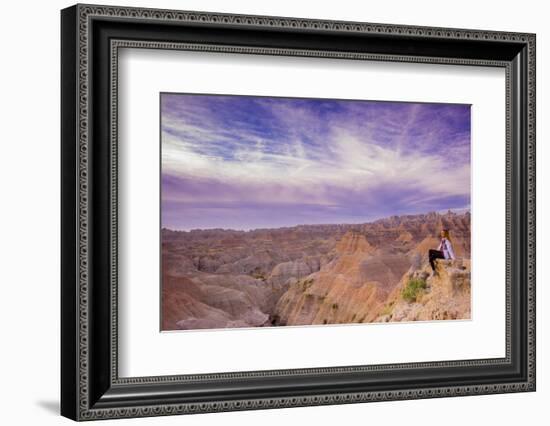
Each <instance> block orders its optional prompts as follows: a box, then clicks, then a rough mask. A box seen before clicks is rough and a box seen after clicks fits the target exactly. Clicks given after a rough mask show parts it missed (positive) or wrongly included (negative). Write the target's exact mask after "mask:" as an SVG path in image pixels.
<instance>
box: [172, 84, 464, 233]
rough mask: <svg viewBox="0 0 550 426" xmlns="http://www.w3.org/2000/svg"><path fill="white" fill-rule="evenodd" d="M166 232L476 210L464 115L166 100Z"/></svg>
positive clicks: (420, 108)
mask: <svg viewBox="0 0 550 426" xmlns="http://www.w3.org/2000/svg"><path fill="white" fill-rule="evenodd" d="M161 108H162V111H161V116H162V129H161V130H162V202H163V218H162V220H163V226H166V227H171V228H180V229H191V228H211V227H227V228H240V229H243V228H244V229H248V228H254V227H271V226H273V227H276V226H286V225H294V224H298V223H328V222H332V223H335V222H336V223H343V222H361V221H366V220H370V219H372V218H375V217H381V216H385V215H392V214H405V213H414V212H421V211H426V210H442V209H447V208H459V207H464V206H467V205H469V202H470V201H469V200H470V108H469V106H467V105H446V104H421V103H395V102H369V101H337V100H323V99H289V98H260V97H241V96H207V95H178V94H163V95H162V98H161Z"/></svg>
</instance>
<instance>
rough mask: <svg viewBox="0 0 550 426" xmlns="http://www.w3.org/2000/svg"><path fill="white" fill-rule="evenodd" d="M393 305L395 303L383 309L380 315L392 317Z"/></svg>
mask: <svg viewBox="0 0 550 426" xmlns="http://www.w3.org/2000/svg"><path fill="white" fill-rule="evenodd" d="M393 305H394V302H391V303H388V304H387V305H386V306H384V308H383V309H382V312H380V315H382V316H384V315H390V314H391V313H392V312H393Z"/></svg>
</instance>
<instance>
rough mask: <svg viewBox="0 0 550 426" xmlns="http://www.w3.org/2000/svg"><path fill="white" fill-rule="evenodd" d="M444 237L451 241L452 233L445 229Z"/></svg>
mask: <svg viewBox="0 0 550 426" xmlns="http://www.w3.org/2000/svg"><path fill="white" fill-rule="evenodd" d="M443 237H444V238H446V239H448V240H449V241H451V235H450V233H449V230H448V229H443Z"/></svg>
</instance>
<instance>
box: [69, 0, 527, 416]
mask: <svg viewBox="0 0 550 426" xmlns="http://www.w3.org/2000/svg"><path fill="white" fill-rule="evenodd" d="M77 14H78V64H77V71H78V73H77V76H78V77H77V80H78V81H77V89H78V112H77V123H78V124H77V134H78V148H77V151H78V159H77V176H78V194H77V198H78V218H77V219H78V220H77V230H78V232H77V234H78V235H77V248H78V265H77V266H78V292H77V296H78V300H77V302H78V303H77V304H78V306H77V318H78V360H79V361H78V368H77V377H78V383H77V388H78V418H79V419H82V420H92V419H101V418H112V417H138V416H151V415H170V414H182V413H196V412H214V411H229V410H243V409H261V408H276V407H291V406H308V405H321V404H341V403H352V402H365V401H382V400H399V399H414V398H433V397H441V396H459V395H475V394H486V393H503V392H516V391H528V390H534V386H535V287H534V286H535V37H534V35H531V34H518V33H502V32H492V31H474V30H462V29H452V30H451V29H444V28H425V27H408V26H398V25H380V24H368V23H353V22H335V21H322V20H308V19H292V18H274V17H261V16H243V15H226V14H210V13H199V12H179V11H166V10H154V9H134V8H118V7H102V6H86V5H79V6H78V8H77ZM94 17H124V18H135V19H140V20H142V21H143V20H147V21H155V20H162V21H176V22H204V23H216V24H218V23H220V24H229V25H231V24H238V25H245V26H254V27H266V28H303V29H315V30H317V31H319V30H322V31H345V32H359V33H380V34H410V35H414V36H417V37H418V36H420V37H426V38H431V37H437V38H448V39H469V40H503V41H510V42H522V43H526V45H527V49H528V55H527V56H528V65H527V67H528V75H527V93H528V117H527V127H528V129H527V134H528V146H527V151H528V181H527V200H526V201H527V204H528V217H527V223H528V235H529V244H528V247H527V271H528V283H527V287H528V289H527V290H528V300H527V303H528V307H529V309H528V324H527V329H528V338H527V340H528V342H527V347H528V351H527V354H528V363H527V366H528V381H527V382H520V383H506V384H499V385H482V386H452V387H448V388H440V387H438V388H428V389H410V390H402V391H382V392H361V393H345V394H343V393H336V394H327V395H315V396H305V397H282V398H266V399H254V400H233V401H223V402H209V403H200V404H165V405H158V406H144V407H138V408H113V409H111V408H109V409H97V408H89V406H90V400H89V389H88V378H89V327H88V325H89V320H90V318H89V316H88V307H89V302H90V301H89V299H88V290H89V287H88V286H89V282H88V279H89V266H90V265H89V240H88V235H89V214H90V212H89V175H90V173H89V161H88V158H89V143H88V142H89V122H88V113H89V99H90V93H89V88H90V86H89V69H88V65H89V62H88V60H89V54H90V52H89V46H90V39H89V28H90V20H91V19H92V18H94ZM119 47H136V48H158V49H195V50H205V51H206V50H208V51H221V50H216V49H223V51H224V52H234V53H260V54H271V55H289V54H294V55H302V56H306V55H308V56H309V55H311V56H318V57H331V58H348V59H352V58H353V59H369V60H393V61H412V62H427V63H453V64H463V65H472V64H476V65H486V66H504V65H505V64H504V63H500V62H498V61H474V60H464V59H445V58H415V57H404V56H394V57H391V56H389V55H369V54H349V53H342V52H332V53H331V52H318V51H317V52H315V53H313V54H312V53H311V52H309V51H300V52H296V51H294V52H292V51H289V50H286V49H267V48H266V49H252V50H250V49H249V48H243V47H238V48H237V47H228V46H224V47H215V46H209V47H206V46H204V45H200V46H197V45H195V46H194V45H191V44H188V45H185V46H183V45H181V44H177V43H174V44H171V43H154V42H139V41H113V42H112V45H111V48H112V52H113V53H112V54H113V59H114V58H116V56H117V49H118V48H119ZM254 50H255V51H254ZM116 64H117V62H116V60H114V61H113V63H112V65H111V66H112V68H111V72H112V78H111V90H112V94H113V98H114V100H115V101H116V90H117V89H116V72H117V70H116ZM506 80H507V87H509V83H510V81H509V80H510V70H509V68H508V67H507V71H506ZM509 102H510V97H509V93H508V91H507V94H506V103H507V115H508V114H509ZM116 113H117V111H116V103H115V104H114V105H112V110H111V118H112V119H113V121H115V119H116ZM506 121H507V125H508V119H507V120H506ZM506 134H507V139H508V137H509V134H510V129H509V128H507V129H506ZM111 138H112V141H116V138H117V132H116V126H114V128H111ZM507 142H508V141H507ZM508 145H509V143H507V154H506V155H507V166H506V167H507V183H506V186H507V191H506V192H507V207H509V203H511V201H510V200H509V196H508V195H509V194H508V193H509V184H510V182H509V180H510V179H509V177H508V176H509V175H510V173H509V164H508V163H509V160H510V158H509V157H510V152H509V151H510V150H509V148H508ZM112 146H113V151H112V153H111V154H112V156H113V157H112V158H114V159H116V156H117V152H116V143H114V144H112ZM113 164H114V165H116V161H115V162H114V163H113ZM116 176H117V171H116V166H114V167H112V169H111V182H112V187H111V190H112V192H111V202H112V205H115V206H116V200H117V198H116V191H117V188H116ZM508 210H509V209H508ZM111 213H112V214H114V215H115V217H116V210H115V211H112V212H111ZM509 222H510V220H509V217H508V211H507V218H506V223H507V232H508V228H509V226H508V225H509ZM111 233H112V239H111V256H112V259H116V256H117V244H116V235H117V226H116V220H115V221H112V228H111ZM509 240H510V239H509V234H507V247H506V251H507V254H508V253H510V247H509ZM508 257H509V256H508V255H507V265H506V269H507V270H506V277H507V281H508V277H509V276H510V268H509V264H508V263H509V262H508ZM111 268H112V269H111V284H112V289H113V292H112V301H111V302H112V304H111V318H112V329H111V335H112V336H113V341H112V344H113V345H114V346H113V347H114V348H116V344H117V343H116V336H117V327H116V303H117V294H116V275H117V270H116V261H115V262H112V264H111ZM509 298H510V290H509V286H508V283H507V293H506V299H507V315H506V322H507V333H506V334H507V349H506V354H507V357H506V359H509V340H510V338H509V337H510V336H509V332H510V330H509V326H508V324H509V321H511V318H510V313H509V310H508V301H509ZM116 352H117V351H116V350H114V351H113V360H112V361H113V362H112V364H111V365H112V370H111V379H112V380H113V382H114V383H155V382H170V381H180V380H182V379H184V376H162V377H150V378H131V379H120V378H118V374H117V360H116ZM496 361H501V360H494V361H493V360H472V361H460V362H459V363H461V365H470V363H482V364H490V363H492V362H496ZM463 363H464V364H463ZM441 364H442V363H423V364H422V366H426V365H431V366H434V365H441ZM452 365H457V364H452ZM415 366H418V364H415ZM406 367H410V365H407V364H396V365H386V366H371V367H368V366H367V367H366V368H367V369H386V368H390V369H391V368H406ZM342 368H352V369H354V371H357V369H358V368H357V367H342ZM335 369H336V370H339V371H341V370H340V368H328V369H314V370H315V371H316V372H320V373H327V372H328V373H330V372H332V371H333V370H335ZM312 370H313V369H307V370H290V371H292V374H306V373H309V372H311V371H312ZM288 373H289V371H283V370H277V371H272V372H261V373H258V372H257V373H254V372H252V373H249V374H260V375H282V374H288ZM242 374H245V373H227V374H224V375H223V377H231V378H233V377H240V376H239V375H242ZM201 376H202V377H204V376H203V375H201ZM219 377H220V376H219V375H212V376H211V377H209V378H210V379H215V378H219ZM200 378H201V377H199V376H191V377H188V378H187V379H189V380H197V379H200Z"/></svg>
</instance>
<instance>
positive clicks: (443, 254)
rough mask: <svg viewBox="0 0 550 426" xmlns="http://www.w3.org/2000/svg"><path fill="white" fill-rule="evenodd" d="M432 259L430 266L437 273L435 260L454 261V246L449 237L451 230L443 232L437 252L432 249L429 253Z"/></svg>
mask: <svg viewBox="0 0 550 426" xmlns="http://www.w3.org/2000/svg"><path fill="white" fill-rule="evenodd" d="M428 257H429V259H430V265H431V267H432V270H433V272H434V273H435V259H454V258H455V253H454V251H453V245H452V244H451V237H450V236H449V230H448V229H443V230H442V231H441V242H440V243H439V247H438V248H437V250H434V249H430V251H429V252H428Z"/></svg>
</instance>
